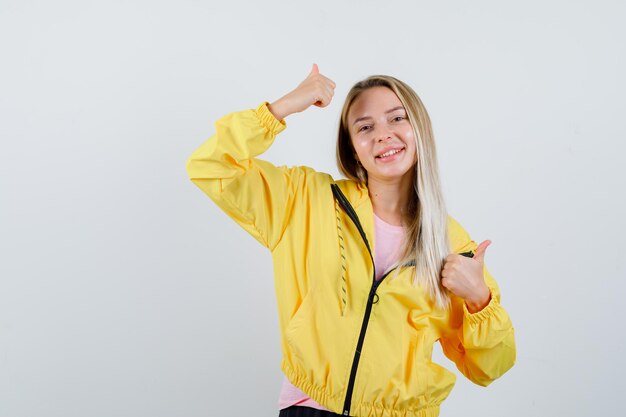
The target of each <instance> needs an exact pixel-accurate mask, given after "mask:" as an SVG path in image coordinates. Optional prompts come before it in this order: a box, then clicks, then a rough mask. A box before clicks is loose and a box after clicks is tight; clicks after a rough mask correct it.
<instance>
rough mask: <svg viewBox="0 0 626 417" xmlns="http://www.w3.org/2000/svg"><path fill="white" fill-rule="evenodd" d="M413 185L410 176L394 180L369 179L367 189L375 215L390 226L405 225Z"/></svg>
mask: <svg viewBox="0 0 626 417" xmlns="http://www.w3.org/2000/svg"><path fill="white" fill-rule="evenodd" d="M412 185H413V184H412V180H411V178H410V176H404V177H402V178H401V179H393V180H385V179H380V178H372V177H370V178H368V181H367V188H368V191H369V196H370V200H371V201H372V207H373V209H374V213H375V214H376V215H377V216H378V217H380V218H381V219H382V220H384V221H385V222H387V223H389V224H393V225H396V226H401V225H403V221H402V220H403V219H404V218H405V217H406V215H407V213H406V210H407V205H408V203H409V198H408V195H409V194H408V193H409V190H410V189H411V187H412Z"/></svg>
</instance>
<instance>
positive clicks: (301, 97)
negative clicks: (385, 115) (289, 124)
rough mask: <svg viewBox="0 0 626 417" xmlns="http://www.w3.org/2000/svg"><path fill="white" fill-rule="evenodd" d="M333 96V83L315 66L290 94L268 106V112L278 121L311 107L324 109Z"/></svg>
mask: <svg viewBox="0 0 626 417" xmlns="http://www.w3.org/2000/svg"><path fill="white" fill-rule="evenodd" d="M334 94H335V83H334V82H333V81H332V80H331V79H329V78H327V77H325V76H324V75H322V74H320V71H319V68H318V67H317V64H313V68H312V69H311V72H310V73H309V74H308V75H307V77H306V78H305V79H304V81H302V82H301V83H300V84H298V86H297V87H296V88H295V89H294V90H293V91H291V92H289V93H287V94H285V95H284V96H283V97H281V98H279V99H278V100H276V101H275V102H274V103H272V104H271V105H270V111H271V112H272V113H274V115H275V116H276V117H277V118H278V119H279V120H280V119H282V118H284V117H286V116H288V115H290V114H293V113H299V112H301V111H304V110H306V109H307V108H309V107H310V106H311V105H315V106H317V107H326V106H328V105H329V104H330V102H331V100H332V98H333V95H334Z"/></svg>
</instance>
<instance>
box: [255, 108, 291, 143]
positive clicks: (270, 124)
mask: <svg viewBox="0 0 626 417" xmlns="http://www.w3.org/2000/svg"><path fill="white" fill-rule="evenodd" d="M268 104H270V103H269V102H267V101H264V102H263V103H261V104H259V105H258V106H257V108H256V109H254V112H255V113H256V115H257V116H258V117H259V119H260V120H261V123H262V124H263V126H265V127H266V128H267V129H268V130H269V131H270V133H272V134H273V135H276V134H278V133H280V132H282V131H283V130H285V128H286V127H287V123H286V122H285V119H283V120H278V119H277V118H276V116H274V114H273V113H272V112H271V111H270V109H269V108H268V107H267V106H268Z"/></svg>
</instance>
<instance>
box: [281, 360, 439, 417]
mask: <svg viewBox="0 0 626 417" xmlns="http://www.w3.org/2000/svg"><path fill="white" fill-rule="evenodd" d="M280 367H281V369H282V371H283V372H284V373H285V375H286V376H287V378H288V379H289V380H290V381H291V383H292V384H293V385H295V386H296V387H297V388H298V389H300V390H301V391H302V392H304V393H305V394H306V395H308V396H309V397H310V398H311V399H313V400H314V401H316V402H317V403H319V404H320V405H322V406H323V407H328V409H329V410H331V411H332V412H333V413H337V414H341V413H342V411H343V410H341V408H342V407H343V402H344V397H343V396H342V395H335V396H332V397H331V396H330V395H328V394H327V393H326V391H324V390H323V389H321V388H319V387H316V386H314V385H313V384H311V383H309V382H308V381H307V380H306V379H305V378H304V377H302V376H300V375H298V374H297V373H296V372H295V371H294V370H293V369H291V367H290V366H289V364H287V361H286V360H285V358H283V360H282V363H281V365H280ZM439 408H440V406H439V405H429V406H426V407H422V408H419V409H407V410H394V409H391V408H385V407H382V406H381V405H379V404H370V403H360V404H352V407H351V409H350V415H351V416H357V415H358V416H373V417H438V416H439Z"/></svg>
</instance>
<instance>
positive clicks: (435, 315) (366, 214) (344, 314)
mask: <svg viewBox="0 0 626 417" xmlns="http://www.w3.org/2000/svg"><path fill="white" fill-rule="evenodd" d="M267 104H268V103H267V102H263V103H261V104H260V105H259V106H258V107H257V108H255V109H247V110H243V111H239V112H233V113H230V114H228V115H226V116H224V117H222V118H221V119H219V120H218V121H217V122H216V124H215V127H216V133H215V134H214V135H213V136H212V137H211V138H209V139H208V140H207V141H206V142H204V143H203V144H202V145H201V146H200V147H199V148H198V149H196V150H195V151H194V152H193V154H192V155H191V157H190V158H189V159H188V161H187V172H188V174H189V177H190V178H191V180H192V181H193V182H194V183H195V184H196V185H197V186H198V187H200V189H202V191H204V192H205V193H206V194H207V195H208V196H209V197H210V198H211V199H212V200H213V201H215V203H217V205H218V206H219V207H221V209H222V210H224V211H225V212H226V213H227V214H228V215H229V216H230V217H231V218H233V219H234V220H235V221H236V222H237V223H238V224H239V225H241V226H242V227H243V228H244V229H245V230H247V231H248V232H249V233H250V234H251V235H252V236H254V237H255V238H256V239H257V240H258V241H259V242H261V244H263V245H264V246H266V247H267V248H269V249H270V251H271V253H272V258H273V263H274V284H275V289H276V301H277V304H278V315H279V320H278V321H279V326H280V335H281V348H282V353H283V360H282V362H281V368H282V370H283V372H284V373H285V374H286V375H287V377H288V378H289V380H290V381H291V383H292V384H294V385H295V386H297V387H298V388H300V389H301V390H302V391H303V392H304V393H306V394H307V395H309V396H310V397H311V398H312V399H314V400H315V401H317V402H318V403H320V404H322V405H324V406H325V407H327V408H328V409H330V410H332V411H333V412H335V413H338V414H342V415H352V416H406V417H409V416H410V417H413V416H420V417H422V416H437V415H438V414H439V405H440V404H441V402H442V401H443V400H444V399H445V398H446V397H447V396H448V394H449V393H450V391H451V389H452V387H453V386H454V383H455V380H456V376H455V375H454V373H452V372H450V371H448V370H446V369H445V368H443V367H441V366H439V365H437V364H435V363H433V362H432V360H431V357H432V348H433V344H434V343H435V342H436V341H439V342H440V343H441V346H442V348H443V352H444V354H445V355H446V356H447V357H448V358H450V359H451V360H452V361H454V362H455V363H456V365H457V367H458V369H459V370H460V371H461V372H462V373H463V374H464V375H465V376H466V377H467V378H469V379H470V380H471V381H473V382H475V383H476V384H479V385H483V386H486V385H488V384H489V383H491V382H492V381H493V380H494V379H496V378H498V377H500V376H501V375H502V374H504V373H505V372H506V371H507V370H508V369H510V368H511V367H512V366H513V364H514V363H515V338H514V329H513V326H512V323H511V320H510V319H509V316H508V314H507V312H506V310H505V309H504V308H503V307H502V306H501V305H500V292H499V289H498V285H497V284H496V281H495V280H494V279H493V277H492V276H491V275H490V274H489V272H488V271H487V269H486V267H485V269H484V277H485V282H486V283H487V285H488V287H489V288H490V291H491V301H490V302H489V304H488V305H487V306H486V307H485V308H484V309H483V310H481V311H479V312H477V313H474V314H471V313H469V311H468V310H467V307H466V306H465V303H464V302H463V300H462V299H460V298H458V297H455V296H453V297H452V306H451V308H450V309H448V310H442V309H437V308H436V307H435V306H434V303H433V302H431V301H430V300H429V299H428V297H427V296H426V294H425V293H424V292H423V291H422V290H421V289H420V288H419V287H414V286H413V284H412V275H411V272H412V270H413V268H414V267H413V266H412V265H405V266H403V267H401V270H400V273H399V274H398V276H397V277H395V278H392V277H387V278H383V279H381V280H380V281H375V280H374V264H373V248H374V245H373V242H374V223H373V210H372V205H371V201H370V199H369V196H368V190H367V188H366V187H365V186H362V185H359V184H358V183H356V182H354V181H350V180H339V181H335V180H333V178H332V177H331V176H330V175H328V174H325V173H321V172H316V171H315V170H313V169H311V168H308V167H302V166H297V167H284V166H281V167H276V166H274V165H272V164H271V163H269V162H267V161H263V160H261V159H257V158H256V157H257V155H260V154H261V153H263V152H264V151H265V150H266V149H268V148H269V146H270V145H271V144H272V143H273V141H274V139H275V137H276V135H277V134H278V133H280V132H281V131H283V130H284V129H285V128H286V123H285V121H284V120H280V121H279V120H277V119H276V118H275V117H274V115H273V114H272V113H271V112H270V111H269V109H268V108H267ZM448 234H449V239H450V244H451V246H450V247H451V248H452V250H453V252H456V253H463V254H464V255H466V256H472V253H473V252H474V251H475V250H476V248H477V246H478V245H477V244H476V242H474V241H473V240H471V239H470V236H469V235H468V234H467V232H466V231H465V230H464V229H463V227H462V226H461V225H460V224H459V223H458V222H457V221H455V220H454V219H453V218H452V217H449V222H448Z"/></svg>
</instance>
